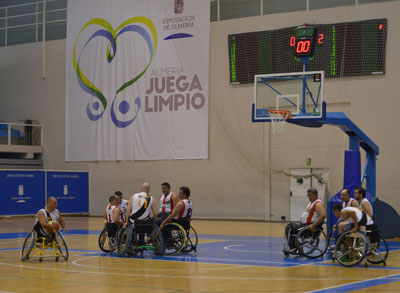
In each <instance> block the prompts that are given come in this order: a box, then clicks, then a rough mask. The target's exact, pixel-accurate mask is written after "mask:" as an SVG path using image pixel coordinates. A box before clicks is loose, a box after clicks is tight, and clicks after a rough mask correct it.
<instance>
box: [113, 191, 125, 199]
mask: <svg viewBox="0 0 400 293" xmlns="http://www.w3.org/2000/svg"><path fill="white" fill-rule="evenodd" d="M114 195H116V196H118V197H119V198H120V199H122V197H123V195H122V192H121V191H116V192H115V193H114Z"/></svg>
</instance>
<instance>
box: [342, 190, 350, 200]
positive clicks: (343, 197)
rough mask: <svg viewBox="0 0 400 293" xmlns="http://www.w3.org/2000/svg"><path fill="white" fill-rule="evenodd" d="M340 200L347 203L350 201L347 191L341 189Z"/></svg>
mask: <svg viewBox="0 0 400 293" xmlns="http://www.w3.org/2000/svg"><path fill="white" fill-rule="evenodd" d="M340 198H341V199H342V201H343V202H346V203H347V202H349V200H350V191H349V190H348V189H343V190H342V192H340Z"/></svg>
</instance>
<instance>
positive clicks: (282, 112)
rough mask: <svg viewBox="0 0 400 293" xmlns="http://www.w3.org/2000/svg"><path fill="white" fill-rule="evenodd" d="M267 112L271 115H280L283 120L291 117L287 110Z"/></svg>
mask: <svg viewBox="0 0 400 293" xmlns="http://www.w3.org/2000/svg"><path fill="white" fill-rule="evenodd" d="M268 112H270V113H271V114H281V115H282V117H283V118H284V119H286V120H287V119H290V118H291V117H292V113H291V112H290V111H289V110H279V109H271V110H269V111H268Z"/></svg>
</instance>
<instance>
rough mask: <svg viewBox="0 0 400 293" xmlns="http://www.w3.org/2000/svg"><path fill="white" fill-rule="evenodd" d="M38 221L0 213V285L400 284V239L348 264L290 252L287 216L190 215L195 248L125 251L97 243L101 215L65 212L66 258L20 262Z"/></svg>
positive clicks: (80, 288) (294, 287)
mask: <svg viewBox="0 0 400 293" xmlns="http://www.w3.org/2000/svg"><path fill="white" fill-rule="evenodd" d="M33 222H34V219H33V218H12V219H1V220H0V292H76V293H77V292H107V293H110V292H115V291H118V292H169V293H173V292H174V293H175V292H307V291H317V292H349V291H360V292H399V291H400V241H390V247H391V251H390V255H389V258H388V261H387V265H386V266H382V265H377V266H368V267H367V268H366V267H364V265H359V266H357V267H354V268H344V267H341V266H338V265H336V264H333V263H332V262H331V261H330V260H328V259H323V260H321V259H319V260H312V261H310V260H308V259H304V258H300V257H297V258H293V257H291V258H285V257H284V255H283V254H282V252H281V249H282V245H283V240H282V234H283V230H284V226H285V224H284V223H264V222H235V221H192V225H193V226H194V227H195V228H196V229H197V232H198V234H199V237H200V244H199V246H198V252H197V255H194V254H192V255H178V256H173V257H162V258H161V257H157V258H156V257H153V256H151V255H148V256H145V257H142V258H132V257H129V258H128V257H122V258H121V257H118V256H110V255H108V254H105V253H103V252H101V251H100V250H99V248H98V244H97V240H98V234H99V232H100V230H101V228H102V222H103V220H102V219H101V218H87V217H66V222H67V225H68V228H69V232H68V233H66V234H65V239H66V241H67V244H68V248H69V251H70V258H69V260H68V261H67V262H65V261H62V260H60V261H59V262H55V260H54V259H53V258H51V259H45V260H44V261H43V262H42V263H39V261H38V260H37V259H32V260H29V261H26V262H21V260H20V248H21V246H22V241H23V237H24V236H25V235H26V234H27V232H28V231H30V230H31V228H32V226H33ZM397 240H399V239H397Z"/></svg>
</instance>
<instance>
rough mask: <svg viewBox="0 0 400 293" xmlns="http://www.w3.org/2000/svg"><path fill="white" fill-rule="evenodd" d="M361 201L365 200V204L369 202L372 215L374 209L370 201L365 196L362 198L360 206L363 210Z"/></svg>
mask: <svg viewBox="0 0 400 293" xmlns="http://www.w3.org/2000/svg"><path fill="white" fill-rule="evenodd" d="M363 202H366V203H367V204H369V207H370V209H371V213H372V216H374V210H373V209H372V204H371V203H370V201H369V200H368V199H367V198H364V199H363V200H362V201H361V202H360V208H361V209H362V210H363V211H364V212H365V210H364V209H363V207H362V203H363Z"/></svg>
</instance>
